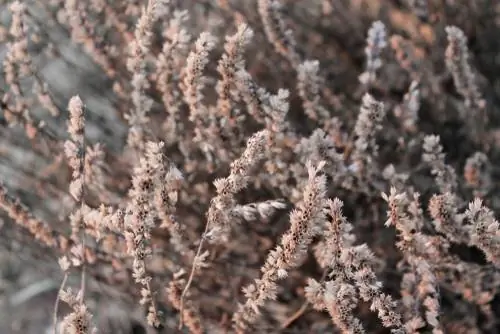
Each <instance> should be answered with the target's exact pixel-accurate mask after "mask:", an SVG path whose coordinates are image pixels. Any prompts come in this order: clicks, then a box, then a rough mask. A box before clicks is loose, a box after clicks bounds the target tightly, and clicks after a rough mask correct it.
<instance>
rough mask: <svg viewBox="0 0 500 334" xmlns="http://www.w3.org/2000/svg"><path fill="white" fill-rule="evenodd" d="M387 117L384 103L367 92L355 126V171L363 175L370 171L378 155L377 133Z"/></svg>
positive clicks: (353, 155)
mask: <svg viewBox="0 0 500 334" xmlns="http://www.w3.org/2000/svg"><path fill="white" fill-rule="evenodd" d="M384 117H385V109H384V104H383V103H382V102H379V101H377V100H375V98H373V96H372V95H370V94H368V93H366V94H365V95H364V96H363V100H362V101H361V108H360V112H359V115H358V119H357V121H356V125H355V126H354V133H355V134H356V136H357V139H356V141H355V142H354V151H353V153H352V160H353V162H354V164H355V171H356V172H357V173H359V174H361V175H366V174H367V173H369V172H370V170H369V169H370V168H376V167H374V166H373V162H374V161H375V158H376V157H377V155H378V145H377V142H376V135H377V133H378V131H379V130H380V129H381V128H382V120H383V118H384Z"/></svg>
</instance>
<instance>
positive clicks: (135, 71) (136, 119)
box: [126, 0, 168, 150]
mask: <svg viewBox="0 0 500 334" xmlns="http://www.w3.org/2000/svg"><path fill="white" fill-rule="evenodd" d="M167 3H168V0H149V1H148V5H147V7H146V8H145V9H144V10H143V13H142V15H141V17H140V18H139V21H138V22H137V25H136V29H135V40H134V42H133V43H132V44H131V52H130V56H129V58H128V60H127V69H128V70H129V71H130V72H131V73H132V88H133V90H132V95H131V97H132V103H133V106H134V107H133V108H132V110H131V112H130V114H128V115H126V119H127V121H128V123H129V133H128V138H127V145H129V146H130V147H132V148H134V149H139V150H142V149H143V147H144V142H145V138H144V131H145V130H144V127H145V125H146V124H147V123H148V121H149V117H148V113H149V111H150V110H151V107H152V105H153V101H152V99H151V98H150V97H149V96H147V95H146V90H147V89H148V88H149V81H148V78H147V73H146V65H147V61H146V56H147V54H148V53H149V48H150V47H151V40H152V36H153V26H154V23H155V22H156V20H157V19H158V14H159V13H160V12H161V11H162V9H164V8H166V7H165V5H166V4H167Z"/></svg>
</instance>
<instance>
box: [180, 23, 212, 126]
mask: <svg viewBox="0 0 500 334" xmlns="http://www.w3.org/2000/svg"><path fill="white" fill-rule="evenodd" d="M216 41H217V40H216V38H215V37H214V36H213V35H212V34H210V33H209V32H202V33H201V34H200V36H199V37H198V39H197V40H196V43H195V50H194V51H192V52H191V53H190V54H189V56H188V58H187V61H186V68H185V69H184V80H183V85H182V90H183V92H184V100H185V101H186V103H187V104H188V106H189V109H190V114H189V119H190V120H191V121H193V122H194V121H200V122H201V121H202V120H203V119H204V117H206V112H207V110H206V107H205V106H204V105H203V104H202V103H201V100H202V98H203V94H202V90H203V88H204V87H205V82H204V80H205V79H204V77H203V71H204V70H205V67H206V66H207V64H208V62H209V58H208V57H209V55H210V52H211V51H212V50H213V49H214V48H215V46H216ZM201 124H204V123H203V122H202V123H201Z"/></svg>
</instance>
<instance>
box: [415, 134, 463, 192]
mask: <svg viewBox="0 0 500 334" xmlns="http://www.w3.org/2000/svg"><path fill="white" fill-rule="evenodd" d="M423 149H424V152H423V153H422V160H423V161H424V162H426V163H427V164H428V165H429V166H430V167H431V173H432V175H434V178H435V180H436V183H437V185H438V187H439V190H440V191H441V193H447V192H449V193H453V192H454V191H456V189H457V186H458V185H457V175H456V172H455V170H454V169H453V167H451V166H450V165H447V164H446V162H445V156H446V155H445V154H444V152H443V146H442V145H441V139H440V137H439V136H436V135H427V136H425V137H424V143H423Z"/></svg>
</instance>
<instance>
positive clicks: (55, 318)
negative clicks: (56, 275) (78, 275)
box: [53, 273, 68, 334]
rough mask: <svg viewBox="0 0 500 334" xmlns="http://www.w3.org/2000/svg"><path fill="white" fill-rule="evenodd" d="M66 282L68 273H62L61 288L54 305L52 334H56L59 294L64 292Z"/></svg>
mask: <svg viewBox="0 0 500 334" xmlns="http://www.w3.org/2000/svg"><path fill="white" fill-rule="evenodd" d="M67 281H68V273H64V278H63V281H62V283H61V287H60V288H59V291H58V292H57V298H56V303H55V305H54V319H53V334H57V313H58V310H59V301H60V300H61V292H62V291H63V290H64V286H65V285H66V282H67Z"/></svg>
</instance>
